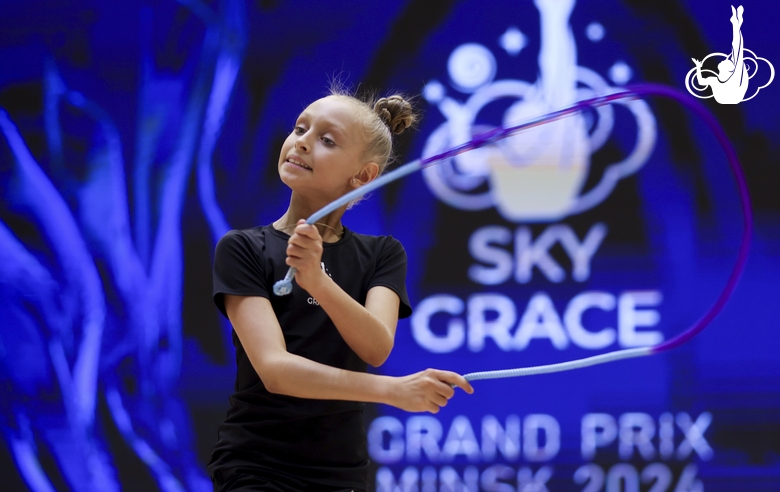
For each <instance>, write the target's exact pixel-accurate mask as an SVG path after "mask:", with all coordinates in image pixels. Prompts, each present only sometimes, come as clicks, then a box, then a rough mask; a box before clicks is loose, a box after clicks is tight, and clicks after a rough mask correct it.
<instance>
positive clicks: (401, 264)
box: [368, 236, 412, 319]
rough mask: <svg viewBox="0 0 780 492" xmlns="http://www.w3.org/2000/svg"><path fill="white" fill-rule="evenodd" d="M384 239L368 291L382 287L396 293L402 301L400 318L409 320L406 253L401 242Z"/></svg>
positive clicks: (399, 312) (399, 308)
mask: <svg viewBox="0 0 780 492" xmlns="http://www.w3.org/2000/svg"><path fill="white" fill-rule="evenodd" d="M384 239H385V240H384V241H383V242H382V244H381V248H380V250H379V256H378V257H377V261H376V270H375V271H374V275H373V277H371V280H370V281H369V283H368V289H369V290H370V289H371V287H376V286H379V285H381V286H383V287H387V288H388V289H390V290H392V291H394V292H395V293H396V294H398V298H399V299H400V300H401V304H400V306H399V307H398V318H399V319H400V318H408V317H409V316H411V314H412V306H411V303H410V302H409V294H408V293H407V292H406V251H405V250H404V247H403V245H401V243H400V241H398V240H397V239H395V238H393V237H392V236H387V237H386V238H384Z"/></svg>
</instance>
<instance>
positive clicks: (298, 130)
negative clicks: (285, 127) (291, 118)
mask: <svg viewBox="0 0 780 492" xmlns="http://www.w3.org/2000/svg"><path fill="white" fill-rule="evenodd" d="M293 133H294V134H296V135H303V134H304V133H306V129H305V128H304V127H302V126H300V125H296V126H295V128H293Z"/></svg>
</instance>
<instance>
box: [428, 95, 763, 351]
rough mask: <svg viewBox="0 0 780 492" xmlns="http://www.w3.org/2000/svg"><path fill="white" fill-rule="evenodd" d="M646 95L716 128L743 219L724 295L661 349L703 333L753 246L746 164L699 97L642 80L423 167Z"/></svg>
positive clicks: (485, 137)
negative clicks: (675, 104) (671, 102)
mask: <svg viewBox="0 0 780 492" xmlns="http://www.w3.org/2000/svg"><path fill="white" fill-rule="evenodd" d="M644 96H660V97H665V98H668V99H672V100H674V101H676V102H678V103H680V104H682V105H683V106H685V107H686V108H688V109H689V110H691V111H692V112H693V113H694V114H696V115H697V116H698V117H699V118H701V120H702V121H703V122H704V123H705V124H706V125H707V127H708V128H709V129H710V131H712V133H713V134H714V135H715V137H716V138H717V140H718V143H719V144H720V146H721V147H722V148H723V151H724V152H725V154H726V158H727V159H728V161H729V166H730V167H731V172H732V174H733V175H734V178H735V180H736V183H737V189H738V191H739V197H740V204H741V208H742V221H743V222H742V224H743V228H742V238H741V240H740V246H739V252H738V253H737V260H736V262H735V263H734V267H733V268H732V270H731V273H730V274H729V277H728V280H727V281H726V286H725V287H724V288H723V290H722V291H721V292H720V295H719V296H718V298H717V299H716V300H715V303H714V304H713V305H712V306H711V307H710V309H709V310H708V311H707V312H706V313H705V314H704V316H702V317H701V318H700V319H699V320H698V321H697V322H696V323H694V324H693V325H692V326H691V327H690V328H688V329H687V330H685V331H683V332H682V333H680V334H679V335H677V336H675V337H674V338H672V339H670V340H667V341H665V342H663V343H660V344H658V345H655V346H653V347H649V349H650V353H659V352H664V351H666V350H670V349H673V348H675V347H679V346H680V345H682V344H684V343H686V342H688V341H689V340H690V339H691V338H693V337H695V336H696V335H698V334H699V333H701V332H702V330H704V329H705V328H706V327H707V326H708V325H709V324H710V323H711V322H712V320H713V319H715V318H716V317H717V315H718V314H719V313H720V312H721V311H722V310H723V307H724V306H725V305H726V302H728V300H729V299H730V298H731V296H732V294H733V293H734V289H735V288H736V286H737V282H738V281H739V278H740V277H741V276H742V272H743V271H744V269H745V264H746V263H747V258H748V251H749V249H750V240H751V237H752V234H753V212H752V207H751V205H750V193H749V192H748V187H747V180H746V179H745V174H744V173H743V171H742V166H741V165H740V163H739V159H738V158H737V153H736V152H735V150H734V147H733V146H732V145H731V141H730V140H729V138H728V136H726V132H725V131H724V130H723V128H722V127H721V126H720V124H719V123H718V120H716V119H715V117H714V116H713V115H712V113H710V112H709V111H708V110H707V109H706V108H705V107H704V106H703V105H702V104H701V103H699V102H698V101H697V100H696V99H694V98H693V97H691V96H689V95H688V94H685V93H684V92H681V91H679V90H676V89H673V88H671V87H667V86H665V85H661V84H639V85H632V86H627V87H626V88H625V89H623V90H619V91H616V92H613V93H611V94H607V95H601V96H597V97H594V98H591V99H585V100H582V101H579V102H577V103H575V104H573V105H571V106H569V107H567V108H564V109H561V110H558V111H553V112H551V113H548V114H545V115H543V116H540V117H538V118H536V119H533V120H530V121H527V122H525V123H522V124H520V125H517V126H512V127H507V128H497V129H495V130H491V131H489V132H486V133H483V134H480V135H477V136H476V137H474V139H473V140H471V141H469V142H466V143H464V144H462V145H459V146H457V147H453V148H452V149H448V150H446V151H444V152H442V153H440V154H437V155H434V156H431V157H427V158H425V159H423V160H422V162H421V163H420V167H421V168H424V167H427V166H430V165H432V164H435V163H437V162H439V161H442V160H444V159H449V158H451V157H454V156H456V155H459V154H462V153H464V152H468V151H469V150H473V149H477V148H479V147H482V146H484V145H486V144H488V143H490V142H495V141H497V140H501V139H503V138H506V137H508V136H510V135H511V134H513V133H516V132H519V131H522V130H526V129H528V128H533V127H535V126H539V125H543V124H546V123H549V122H551V121H555V120H559V119H561V118H564V117H566V116H569V115H570V114H573V113H576V112H579V111H582V110H587V109H590V108H593V107H598V106H603V105H605V104H610V103H612V102H614V101H617V100H620V99H627V98H641V97H644Z"/></svg>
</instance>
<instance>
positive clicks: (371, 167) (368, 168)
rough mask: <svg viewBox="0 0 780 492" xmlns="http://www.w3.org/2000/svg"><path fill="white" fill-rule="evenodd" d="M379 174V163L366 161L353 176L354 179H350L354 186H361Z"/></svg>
mask: <svg viewBox="0 0 780 492" xmlns="http://www.w3.org/2000/svg"><path fill="white" fill-rule="evenodd" d="M377 176H379V164H377V163H376V162H367V163H366V164H364V165H363V167H362V168H361V169H360V172H358V173H357V174H356V175H355V176H354V177H353V179H354V181H351V182H352V183H354V184H355V186H363V185H365V184H367V183H370V182H371V181H373V180H375V179H376V177H377Z"/></svg>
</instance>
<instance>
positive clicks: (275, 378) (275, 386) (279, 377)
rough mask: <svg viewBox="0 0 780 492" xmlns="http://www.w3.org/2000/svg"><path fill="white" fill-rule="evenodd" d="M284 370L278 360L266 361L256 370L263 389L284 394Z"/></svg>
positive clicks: (276, 393)
mask: <svg viewBox="0 0 780 492" xmlns="http://www.w3.org/2000/svg"><path fill="white" fill-rule="evenodd" d="M284 374H285V371H284V370H283V368H282V364H281V363H280V362H278V361H274V362H267V363H265V364H263V366H262V367H261V368H260V369H259V370H258V371H257V376H258V377H259V378H260V381H261V382H262V383H263V386H264V387H265V389H266V390H267V391H268V392H269V393H272V394H275V395H283V394H286V392H285V388H286V386H287V385H286V384H285V380H284Z"/></svg>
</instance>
